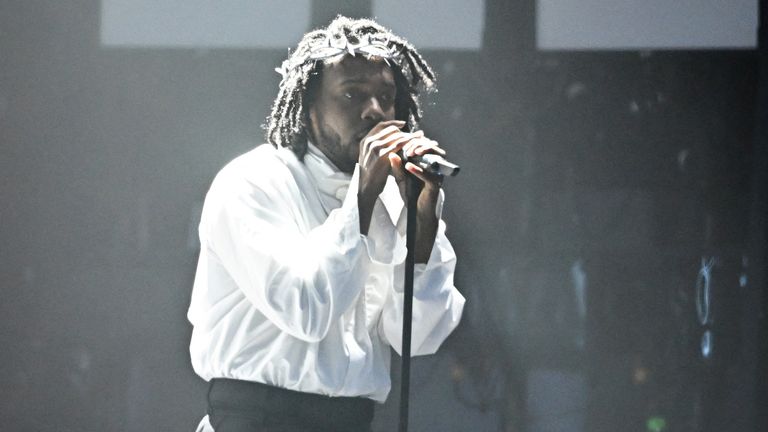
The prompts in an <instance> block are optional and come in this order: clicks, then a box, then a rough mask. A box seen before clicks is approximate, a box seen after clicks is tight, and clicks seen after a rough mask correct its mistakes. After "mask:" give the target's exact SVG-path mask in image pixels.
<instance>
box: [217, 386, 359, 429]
mask: <svg viewBox="0 0 768 432" xmlns="http://www.w3.org/2000/svg"><path fill="white" fill-rule="evenodd" d="M208 414H209V415H210V416H212V417H216V416H222V415H235V416H241V417H247V418H249V419H252V420H256V421H260V422H262V423H263V424H265V425H287V426H296V427H301V426H305V427H308V428H309V429H307V430H312V431H324V430H328V431H333V432H337V431H350V432H352V431H366V430H368V428H369V427H370V424H371V421H372V420H373V401H372V400H371V399H368V398H361V397H330V396H323V395H319V394H313V393H302V392H297V391H293V390H286V389H283V388H279V387H273V386H270V385H266V384H261V383H257V382H252V381H242V380H235V379H227V378H213V379H211V382H210V387H209V389H208Z"/></svg>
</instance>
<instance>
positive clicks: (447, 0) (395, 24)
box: [372, 0, 485, 50]
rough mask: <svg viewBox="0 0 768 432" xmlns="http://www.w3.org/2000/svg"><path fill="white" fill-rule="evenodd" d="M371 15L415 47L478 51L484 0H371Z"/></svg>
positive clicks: (483, 24)
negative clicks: (416, 0)
mask: <svg viewBox="0 0 768 432" xmlns="http://www.w3.org/2000/svg"><path fill="white" fill-rule="evenodd" d="M372 3H373V16H374V19H376V21H378V22H379V23H381V24H382V25H384V26H386V27H389V28H391V29H392V30H393V31H394V32H395V33H397V34H399V35H402V36H403V37H404V38H406V39H407V40H408V42H410V43H412V44H413V45H414V46H416V48H417V49H425V48H426V49H430V48H431V49H456V50H479V49H480V48H481V47H482V45H483V29H484V27H485V0H444V1H440V0H423V1H418V2H414V1H412V0H373V2H372Z"/></svg>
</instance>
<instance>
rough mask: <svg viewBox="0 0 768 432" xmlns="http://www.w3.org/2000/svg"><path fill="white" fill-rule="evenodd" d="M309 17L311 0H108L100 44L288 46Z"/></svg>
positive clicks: (103, 11)
mask: <svg viewBox="0 0 768 432" xmlns="http://www.w3.org/2000/svg"><path fill="white" fill-rule="evenodd" d="M309 22H310V0H261V1H246V0H103V1H102V3H101V44H102V45H105V46H115V47H158V48H162V47H182V48H286V47H288V46H293V45H295V44H296V42H298V41H299V39H300V38H301V36H302V35H303V34H304V32H306V31H307V30H309Z"/></svg>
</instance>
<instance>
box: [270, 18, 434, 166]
mask: <svg viewBox="0 0 768 432" xmlns="http://www.w3.org/2000/svg"><path fill="white" fill-rule="evenodd" d="M366 38H368V39H370V38H376V39H377V40H382V41H385V42H383V43H384V44H385V45H386V47H387V48H388V50H389V52H390V53H391V56H390V57H389V58H387V57H385V58H384V60H385V61H387V63H388V64H389V66H390V68H391V70H392V73H393V75H394V78H395V86H396V89H397V90H396V97H395V118H396V119H398V120H404V121H405V122H406V126H405V127H404V128H403V129H404V130H411V131H412V130H415V129H416V128H417V127H418V122H419V120H420V119H421V109H420V105H419V88H423V89H424V90H427V91H429V92H431V91H435V90H436V85H435V80H436V76H435V73H434V71H433V70H432V68H431V67H430V66H429V64H427V62H426V61H425V60H424V58H422V57H421V55H420V54H419V53H418V52H417V51H416V48H414V47H413V45H411V44H410V43H408V41H406V40H405V39H403V38H401V37H399V36H397V35H395V34H393V33H392V32H391V31H390V30H388V29H386V28H385V27H383V26H381V25H379V24H378V23H376V22H374V21H372V20H369V19H351V18H347V17H344V16H338V17H336V19H334V20H333V21H332V22H331V23H330V24H329V25H328V27H326V28H325V29H317V30H313V31H311V32H309V33H307V34H305V35H304V37H303V38H302V39H301V41H300V42H299V45H298V46H297V48H296V51H294V52H293V54H291V55H290V56H289V57H288V59H287V60H286V61H285V62H283V65H282V67H281V68H279V69H276V70H277V71H278V72H280V73H281V75H282V76H283V79H282V80H281V81H280V88H279V91H278V94H277V98H275V102H274V103H273V105H272V112H271V114H270V115H269V117H267V123H266V125H265V129H266V139H267V142H269V143H271V144H272V145H273V146H275V147H289V148H290V149H292V150H293V151H294V153H296V155H297V156H298V157H299V159H303V157H304V154H306V152H307V138H308V136H307V121H308V118H309V116H308V112H309V111H308V108H309V104H311V103H312V94H313V93H314V87H315V86H316V85H317V82H318V81H319V76H320V73H321V71H322V68H323V65H324V64H325V60H323V59H319V60H315V59H313V57H317V56H316V55H314V54H316V53H317V52H318V51H320V50H322V49H324V48H325V47H328V46H331V45H333V46H346V44H350V45H354V44H358V43H360V42H361V41H363V40H364V39H366ZM339 41H341V45H339V44H338V42H339ZM350 52H353V51H350ZM342 54H343V53H342Z"/></svg>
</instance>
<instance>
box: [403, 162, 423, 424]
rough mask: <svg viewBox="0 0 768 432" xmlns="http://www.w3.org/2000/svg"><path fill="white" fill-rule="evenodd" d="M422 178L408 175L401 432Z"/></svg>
mask: <svg viewBox="0 0 768 432" xmlns="http://www.w3.org/2000/svg"><path fill="white" fill-rule="evenodd" d="M419 183H420V180H419V179H417V178H416V177H415V176H413V175H412V174H408V175H407V176H406V191H407V192H406V195H407V198H408V200H407V201H408V202H407V203H406V209H407V212H408V222H407V224H406V230H405V232H406V234H405V246H406V247H407V248H408V254H407V255H406V256H405V283H404V286H403V343H402V349H401V351H402V353H401V354H402V368H401V378H400V427H399V429H398V430H399V432H408V402H409V400H408V399H409V392H408V390H409V387H410V381H411V324H412V318H413V316H412V315H413V268H414V264H415V259H416V257H415V250H416V248H415V245H416V206H417V203H418V199H419V191H420V189H421V188H420V187H419V186H420V184H419Z"/></svg>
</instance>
